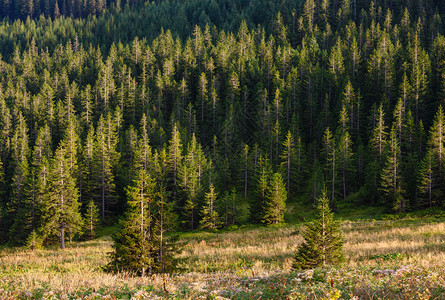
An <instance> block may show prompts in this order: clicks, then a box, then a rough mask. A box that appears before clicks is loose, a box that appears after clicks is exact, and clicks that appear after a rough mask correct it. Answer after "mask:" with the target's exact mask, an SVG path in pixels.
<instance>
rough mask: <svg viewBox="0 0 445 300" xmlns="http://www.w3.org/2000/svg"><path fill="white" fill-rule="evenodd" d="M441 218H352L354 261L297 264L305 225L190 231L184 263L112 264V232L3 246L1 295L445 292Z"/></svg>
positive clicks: (411, 295)
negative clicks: (130, 267)
mask: <svg viewBox="0 0 445 300" xmlns="http://www.w3.org/2000/svg"><path fill="white" fill-rule="evenodd" d="M443 221H444V220H443V219H442V218H438V219H435V218H429V219H427V218H421V219H413V218H411V219H408V218H404V219H400V220H378V221H375V220H371V221H345V222H343V226H342V230H343V232H344V236H345V245H344V250H345V253H346V257H345V258H346V261H345V263H343V264H342V265H341V266H339V267H335V268H334V267H328V268H324V269H314V270H306V271H304V272H303V271H299V270H292V269H291V265H292V258H293V255H294V254H295V250H296V248H297V246H298V245H299V244H300V243H301V242H302V238H301V235H300V232H301V229H302V228H300V226H299V225H286V226H275V227H245V228H237V229H236V230H233V231H224V232H196V233H186V234H183V235H182V236H181V238H180V244H181V247H182V252H181V253H180V255H179V258H180V261H181V263H180V267H181V271H180V272H178V273H175V274H163V275H162V274H161V275H154V276H149V277H136V276H132V274H128V273H120V274H114V275H113V274H108V273H105V272H104V271H103V269H102V268H103V266H104V265H105V264H106V263H107V260H108V257H107V253H108V252H110V251H111V239H110V238H109V237H108V236H102V237H99V238H97V239H95V240H91V241H87V242H76V243H72V244H68V245H67V249H65V251H61V250H58V249H55V248H54V249H41V250H34V251H31V250H26V249H24V248H23V249H8V248H3V249H1V250H0V298H1V299H31V298H33V299H61V298H63V299H79V298H81V299H158V298H160V299H163V298H168V299H198V298H201V299H224V298H227V299H259V298H261V299H338V298H341V299H377V298H379V299H381V298H386V299H445V298H444V297H445V296H444V294H445V239H444V237H445V223H444V222H443Z"/></svg>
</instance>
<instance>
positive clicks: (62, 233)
mask: <svg viewBox="0 0 445 300" xmlns="http://www.w3.org/2000/svg"><path fill="white" fill-rule="evenodd" d="M60 249H65V227H64V226H63V225H61V226H60Z"/></svg>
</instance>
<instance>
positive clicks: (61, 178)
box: [41, 147, 82, 249]
mask: <svg viewBox="0 0 445 300" xmlns="http://www.w3.org/2000/svg"><path fill="white" fill-rule="evenodd" d="M69 159H70V157H69V154H68V151H67V150H66V149H64V148H63V147H60V148H59V149H57V151H56V153H55V155H54V159H53V160H52V162H51V170H50V174H49V178H48V184H47V186H46V189H45V191H44V195H43V197H42V198H43V199H42V212H41V214H42V215H41V216H42V227H41V232H42V233H44V235H45V236H44V239H45V240H47V239H51V238H53V237H58V238H59V239H60V247H61V249H64V248H65V230H68V231H69V232H70V234H75V233H79V232H80V231H81V228H82V216H81V215H80V212H79V206H80V203H79V202H78V198H79V194H78V190H77V188H76V183H75V181H74V179H73V177H72V176H71V174H70V163H69Z"/></svg>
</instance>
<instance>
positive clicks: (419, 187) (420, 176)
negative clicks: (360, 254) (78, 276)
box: [0, 0, 445, 272]
mask: <svg viewBox="0 0 445 300" xmlns="http://www.w3.org/2000/svg"><path fill="white" fill-rule="evenodd" d="M354 3H355V2H349V1H343V2H341V5H337V4H338V3H337V2H335V1H333V2H329V1H322V3H318V2H317V3H316V2H314V1H312V0H308V1H305V2H304V5H303V9H302V11H301V14H300V15H297V16H295V17H294V18H290V19H286V18H284V17H283V15H282V14H281V13H277V14H276V15H275V17H274V21H273V25H272V29H271V31H270V34H267V33H266V32H267V31H266V29H265V28H263V27H261V26H260V27H249V25H248V24H247V22H241V24H240V26H239V28H238V29H237V31H236V32H226V31H224V30H217V29H216V27H214V26H213V27H211V26H209V25H207V26H203V27H200V26H194V27H193V30H192V35H191V36H190V37H189V38H187V39H186V40H185V41H182V40H181V39H180V38H179V37H177V36H176V37H175V35H174V34H172V33H171V31H169V30H161V31H160V34H159V35H158V36H157V37H156V38H154V39H153V40H152V41H151V42H148V40H147V39H139V38H137V37H136V38H134V39H133V40H132V41H131V42H130V43H128V44H126V43H121V42H116V43H113V42H110V47H109V49H107V50H106V53H103V51H104V50H103V48H102V47H101V46H100V45H93V44H92V43H90V44H84V43H83V42H82V41H81V39H80V38H78V39H76V38H74V39H72V40H68V41H67V42H66V43H61V44H56V45H55V46H54V50H53V51H50V50H49V48H48V47H41V46H40V42H39V41H37V39H31V40H30V41H29V44H28V45H27V46H26V47H25V48H24V49H23V50H21V49H20V48H19V47H17V48H15V50H14V51H13V52H12V54H11V56H10V57H9V58H5V59H4V60H1V61H0V157H1V168H0V184H1V187H0V191H1V211H2V213H1V219H0V223H1V226H0V228H1V229H0V230H1V232H0V238H1V240H2V242H7V241H9V243H11V244H24V243H26V242H27V241H28V242H29V241H31V244H33V245H34V244H36V242H37V243H40V242H43V243H50V242H52V241H56V240H59V239H60V241H61V243H63V242H64V241H65V238H64V236H65V235H67V236H68V238H70V239H72V238H78V237H80V236H92V235H94V228H95V226H97V224H98V222H99V220H100V222H102V223H107V222H112V220H113V218H115V217H117V216H121V215H122V211H127V212H128V213H127V215H126V216H125V218H124V219H123V221H122V222H123V223H122V224H132V226H133V225H134V226H136V224H138V227H137V226H136V227H134V226H133V227H131V226H130V227H131V228H132V229H130V227H128V230H133V232H132V233H131V235H132V236H133V235H135V234H138V235H142V236H143V237H144V238H143V239H142V241H147V239H148V240H149V241H156V243H155V245H156V247H155V248H153V247H154V246H153V243H152V244H150V245H151V246H149V245H145V244H144V245H145V246H144V245H142V246H143V247H152V248H150V249H152V251H154V252H155V253H162V249H164V247H169V246H168V243H166V242H165V240H164V237H165V235H164V233H165V232H166V231H168V230H176V229H178V228H180V229H184V228H187V229H190V230H193V229H197V228H207V229H215V228H219V227H221V226H229V225H234V224H238V223H239V222H252V223H266V224H273V223H280V222H283V221H284V217H285V211H286V201H288V202H289V201H301V202H306V203H311V202H313V201H315V199H316V198H317V197H318V196H319V195H320V193H321V190H322V187H323V186H326V188H327V190H328V194H329V197H330V198H331V199H333V200H332V201H333V202H332V206H333V208H334V209H336V208H337V206H338V204H339V203H350V204H351V205H368V206H382V207H385V208H386V209H387V211H392V212H405V211H409V210H416V209H421V208H425V207H433V206H436V207H442V205H443V203H442V193H443V192H444V191H445V175H444V168H443V167H442V166H443V164H444V153H443V145H444V138H445V137H444V130H443V126H444V125H443V122H444V117H443V109H442V107H441V104H442V99H443V93H444V83H445V81H444V76H445V75H444V74H445V68H444V56H443V55H444V53H445V38H444V37H443V36H442V35H441V32H442V25H441V24H442V23H441V15H440V13H439V12H438V11H437V10H435V9H434V7H433V6H432V5H433V2H428V3H430V6H428V5H425V6H424V7H425V8H428V7H431V8H432V9H431V11H424V14H423V12H418V11H416V10H415V9H414V8H413V10H414V12H413V14H411V13H410V11H409V10H408V9H405V10H403V13H401V14H400V15H399V17H398V18H395V17H393V12H392V10H390V9H389V8H388V9H386V10H383V8H382V7H381V6H377V5H376V4H375V3H371V4H369V6H368V7H367V9H366V10H365V9H362V10H361V11H360V12H356V10H355V9H354V8H355V6H354ZM396 3H398V2H394V3H393V4H396ZM315 4H317V5H315ZM319 4H320V5H319ZM321 4H323V5H321ZM334 12H335V13H334ZM412 15H415V16H419V17H418V18H417V19H413V17H412ZM57 20H59V19H57ZM57 20H56V21H55V22H58V21H57ZM293 20H295V24H294V22H293ZM331 23H332V26H331ZM16 24H19V23H16ZM26 24H28V25H27V26H30V24H33V23H32V22H31V21H27V23H26ZM8 26H9V25H8ZM6 27H7V26H6ZM31 27H32V26H31ZM25 28H27V27H25ZM26 30H27V29H25V31H26ZM30 30H32V29H30ZM55 36H56V35H55ZM56 39H57V36H56ZM110 40H111V41H112V39H111V38H110ZM246 205H248V206H249V211H248V212H246V211H245V207H246ZM246 216H247V217H248V219H246ZM125 220H126V221H125ZM125 222H127V223H125ZM122 226H124V225H122ZM124 228H127V226H124ZM61 237H62V238H61ZM122 238H125V237H122ZM142 246H141V247H142ZM156 257H157V258H156V259H161V260H162V258H160V257H162V256H160V255H157V256H156ZM147 259H148V260H150V259H153V256H152V257H151V258H147ZM149 266H150V264H149V263H148V262H147V268H149ZM147 272H150V270H149V269H147Z"/></svg>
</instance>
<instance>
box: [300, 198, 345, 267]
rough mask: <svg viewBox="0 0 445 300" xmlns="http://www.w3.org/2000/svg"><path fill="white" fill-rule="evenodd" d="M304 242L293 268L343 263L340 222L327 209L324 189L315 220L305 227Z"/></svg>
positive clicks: (327, 204) (327, 200) (327, 201)
mask: <svg viewBox="0 0 445 300" xmlns="http://www.w3.org/2000/svg"><path fill="white" fill-rule="evenodd" d="M302 235H303V238H304V242H303V243H302V244H301V245H300V246H299V247H298V251H297V253H296V255H295V262H294V264H293V267H294V268H295V269H313V268H316V267H325V266H327V265H336V264H339V263H341V262H342V261H343V259H344V253H343V243H344V240H343V235H342V232H341V230H340V222H339V221H337V220H335V219H334V214H333V213H332V211H331V209H330V208H329V199H328V196H327V192H326V189H324V190H323V192H322V194H321V195H320V197H319V198H318V199H317V218H316V219H315V220H313V221H312V222H309V223H308V224H307V225H306V228H305V230H304V231H303V233H302Z"/></svg>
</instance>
